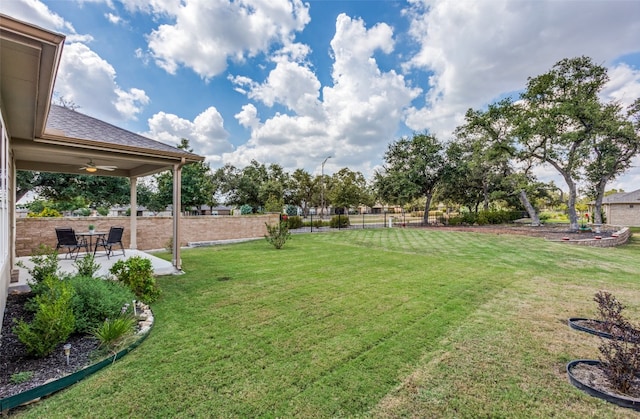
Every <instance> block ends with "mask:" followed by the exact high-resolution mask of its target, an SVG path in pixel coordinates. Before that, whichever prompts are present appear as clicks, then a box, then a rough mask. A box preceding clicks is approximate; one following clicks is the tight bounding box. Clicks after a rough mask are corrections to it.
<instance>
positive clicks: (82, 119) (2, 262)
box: [0, 15, 204, 319]
mask: <svg viewBox="0 0 640 419" xmlns="http://www.w3.org/2000/svg"><path fill="white" fill-rule="evenodd" d="M64 40H65V37H64V35H62V34H60V33H55V32H51V31H49V30H46V29H43V28H40V27H37V26H35V25H32V24H30V23H28V22H23V21H19V20H17V19H14V18H12V17H10V16H6V15H0V134H1V140H2V141H1V146H0V225H1V228H0V319H1V318H2V317H3V312H4V307H5V303H6V296H7V292H8V289H9V285H10V277H11V273H12V272H11V271H12V270H13V269H14V266H15V262H16V251H15V250H16V244H15V243H16V239H17V238H16V227H15V226H16V222H15V218H16V211H15V205H16V171H17V170H32V171H41V172H58V173H75V174H80V173H81V174H84V175H97V176H119V177H126V178H128V179H129V180H130V185H131V191H130V205H131V207H132V208H136V207H137V202H136V194H137V187H136V185H137V180H138V178H140V177H143V176H149V175H152V174H156V173H160V172H162V171H165V170H171V171H172V173H173V208H180V202H181V196H180V193H181V183H182V182H181V172H182V167H183V166H184V165H185V164H189V163H194V162H199V161H203V160H204V157H202V156H199V155H197V154H193V153H190V152H188V151H186V150H182V149H179V148H176V147H172V146H170V145H167V144H164V143H161V142H159V141H155V140H153V139H150V138H146V137H144V136H141V135H138V134H135V133H133V132H130V131H127V130H124V129H121V128H118V127H116V126H114V125H111V124H109V123H106V122H104V121H100V120H98V119H96V118H92V117H90V116H88V115H84V114H82V113H80V112H76V111H75V110H73V109H69V108H66V107H61V106H56V105H53V104H52V103H51V101H52V97H53V89H54V85H55V79H56V73H57V70H58V65H59V62H60V57H61V55H62V48H63V44H64ZM180 218H181V214H180V211H174V213H173V228H172V237H173V255H172V261H171V265H172V266H173V268H174V270H177V271H180V269H181V260H180V236H181V231H180ZM128 230H129V232H130V236H129V237H130V239H129V242H128V243H124V245H125V247H127V248H128V249H129V251H134V250H135V249H137V242H136V234H137V230H138V229H137V225H136V211H131V217H130V222H129V225H128Z"/></svg>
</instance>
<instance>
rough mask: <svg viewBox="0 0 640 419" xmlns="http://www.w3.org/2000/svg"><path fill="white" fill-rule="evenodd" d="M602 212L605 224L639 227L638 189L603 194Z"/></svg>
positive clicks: (639, 201) (639, 199) (639, 204)
mask: <svg viewBox="0 0 640 419" xmlns="http://www.w3.org/2000/svg"><path fill="white" fill-rule="evenodd" d="M602 213H603V214H604V216H605V220H606V223H607V224H611V225H619V226H627V227H640V189H638V190H636V191H633V192H622V193H617V194H613V195H609V196H605V197H604V198H603V199H602Z"/></svg>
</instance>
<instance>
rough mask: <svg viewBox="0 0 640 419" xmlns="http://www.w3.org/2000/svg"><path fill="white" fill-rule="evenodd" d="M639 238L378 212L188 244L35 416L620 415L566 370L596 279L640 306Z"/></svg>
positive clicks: (590, 342) (591, 311)
mask: <svg viewBox="0 0 640 419" xmlns="http://www.w3.org/2000/svg"><path fill="white" fill-rule="evenodd" d="M639 255H640V244H639V242H638V241H637V240H632V242H631V243H630V244H629V245H627V246H623V247H620V248H611V249H597V248H585V247H578V246H566V245H559V244H556V243H550V242H546V241H544V240H542V239H538V238H528V237H522V236H509V235H500V236H497V235H486V234H477V233H462V232H451V231H446V230H421V229H378V230H357V231H342V232H335V233H322V234H302V235H296V236H295V237H293V238H292V240H291V241H290V242H288V243H287V246H285V247H284V248H283V249H281V250H275V249H273V247H271V246H269V245H268V244H267V243H266V242H264V241H254V242H245V243H240V244H234V245H225V246H216V247H209V248H197V249H193V250H185V251H184V252H183V253H182V256H183V268H184V270H185V271H186V272H187V273H186V274H185V275H181V276H170V277H163V278H160V279H159V284H160V287H161V288H162V291H163V292H162V296H161V297H160V299H159V300H158V301H157V302H156V303H155V304H154V305H153V306H152V309H153V310H154V314H155V319H156V324H155V326H154V329H153V330H152V332H151V335H150V336H149V338H147V340H146V341H145V342H144V344H143V345H141V346H140V347H139V348H137V349H136V350H135V351H134V352H132V353H131V354H129V355H128V356H126V357H125V358H123V359H122V360H121V361H119V362H117V363H116V364H114V365H113V366H111V367H110V368H108V369H105V370H103V371H101V372H100V373H98V374H96V375H94V376H92V377H90V378H88V379H87V380H85V381H83V382H82V383H80V384H78V385H76V386H73V387H71V388H69V389H68V390H65V391H64V392H62V393H60V394H56V395H54V396H53V397H50V398H48V399H46V400H44V401H42V402H40V403H38V404H36V405H34V406H33V407H30V408H28V409H26V410H25V411H23V412H20V413H21V414H23V415H25V416H31V417H42V416H45V415H46V416H48V417H75V416H86V415H90V416H94V417H124V416H126V417H149V416H151V417H169V416H171V417H176V416H177V417H186V416H198V417H336V416H338V417H354V416H359V417H360V416H372V417H398V416H413V417H452V416H457V417H547V416H561V417H585V416H591V417H621V416H625V415H628V416H630V417H631V413H630V412H628V411H626V410H624V409H621V408H617V407H614V406H611V405H608V404H607V403H605V402H603V401H601V400H597V399H593V398H590V397H589V396H586V395H584V394H583V393H581V392H580V391H578V390H577V389H575V388H574V387H573V386H571V385H570V384H568V382H567V378H566V374H565V373H564V365H565V364H566V362H568V361H569V360H570V359H575V358H588V357H597V346H598V343H599V341H598V338H597V337H592V336H588V335H586V334H580V333H578V332H575V331H573V330H572V329H570V328H569V327H567V326H566V320H567V318H568V317H572V316H585V317H589V316H593V315H595V308H596V306H595V304H594V303H593V301H592V299H593V295H594V294H595V292H597V291H598V290H601V289H605V290H607V291H609V292H611V293H613V294H614V295H615V296H616V297H618V299H619V300H621V301H624V302H626V303H627V304H628V305H629V308H628V309H627V314H628V315H629V317H630V318H634V316H635V317H637V315H638V313H640V306H638V305H637V304H638V303H637V302H638V301H640V299H639V298H638V292H639V291H640V284H639V282H638V273H639V272H640V257H639Z"/></svg>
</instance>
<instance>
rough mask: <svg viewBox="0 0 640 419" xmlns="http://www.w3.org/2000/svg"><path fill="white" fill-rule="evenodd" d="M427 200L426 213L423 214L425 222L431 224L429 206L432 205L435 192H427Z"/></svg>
mask: <svg viewBox="0 0 640 419" xmlns="http://www.w3.org/2000/svg"><path fill="white" fill-rule="evenodd" d="M426 198H427V202H426V203H425V204H424V215H423V216H422V218H423V221H424V223H425V224H429V208H430V207H431V199H432V198H433V193H428V194H426Z"/></svg>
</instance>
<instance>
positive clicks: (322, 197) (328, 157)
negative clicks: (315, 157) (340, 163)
mask: <svg viewBox="0 0 640 419" xmlns="http://www.w3.org/2000/svg"><path fill="white" fill-rule="evenodd" d="M330 158H331V156H327V158H326V159H324V161H323V162H322V171H321V175H320V178H321V179H322V189H321V191H320V207H321V210H322V215H321V216H320V217H321V219H322V218H324V164H325V163H326V162H327V160H329V159H330Z"/></svg>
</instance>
